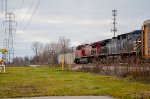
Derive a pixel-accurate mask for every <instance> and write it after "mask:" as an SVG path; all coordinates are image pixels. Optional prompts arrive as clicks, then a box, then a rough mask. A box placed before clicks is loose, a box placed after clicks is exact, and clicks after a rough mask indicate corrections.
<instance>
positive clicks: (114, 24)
mask: <svg viewBox="0 0 150 99" xmlns="http://www.w3.org/2000/svg"><path fill="white" fill-rule="evenodd" d="M112 15H113V28H112V29H111V31H112V32H113V33H114V37H115V36H116V32H117V28H116V24H117V22H116V20H117V19H116V16H117V10H112Z"/></svg>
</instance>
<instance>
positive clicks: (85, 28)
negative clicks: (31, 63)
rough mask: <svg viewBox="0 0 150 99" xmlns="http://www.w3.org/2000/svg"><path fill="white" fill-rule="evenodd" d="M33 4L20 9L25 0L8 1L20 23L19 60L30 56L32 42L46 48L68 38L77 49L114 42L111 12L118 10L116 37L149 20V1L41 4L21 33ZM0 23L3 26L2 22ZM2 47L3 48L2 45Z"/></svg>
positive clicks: (66, 0)
mask: <svg viewBox="0 0 150 99" xmlns="http://www.w3.org/2000/svg"><path fill="white" fill-rule="evenodd" d="M31 1H32V0H24V5H23V6H22V7H21V4H22V0H8V5H9V10H10V11H13V12H14V13H15V14H16V21H17V22H18V26H17V31H18V32H17V33H16V34H15V35H16V37H15V49H16V52H15V53H16V54H15V55H16V56H24V55H31V54H32V51H31V47H30V46H31V44H32V42H33V41H41V42H43V43H44V44H45V43H48V42H51V41H57V40H58V39H59V37H60V36H65V37H67V38H70V39H71V41H72V43H73V45H75V44H79V43H84V42H86V41H87V42H93V41H99V40H103V39H107V38H111V37H112V36H113V33H111V32H110V29H111V28H112V24H111V23H112V12H111V10H112V9H117V10H118V16H117V19H118V22H117V23H118V24H117V28H118V32H117V34H122V33H126V32H130V31H133V30H135V29H140V28H141V25H142V23H143V21H144V20H146V19H149V18H150V13H149V9H150V6H149V3H150V1H149V0H41V3H40V5H39V8H38V10H37V12H36V13H35V15H34V17H33V19H32V21H31V23H30V24H29V26H28V27H27V29H26V30H25V31H22V29H23V27H24V26H25V25H26V24H27V23H28V19H29V18H30V17H31V13H32V12H33V11H34V9H35V6H36V4H37V0H34V4H33V7H32V8H31V11H30V13H29V14H28V15H27V19H24V17H25V16H26V13H27V10H28V7H29V6H30V4H31ZM0 15H1V13H0ZM0 19H1V20H0V21H1V23H2V19H3V18H0ZM23 19H24V21H23V22H22V20H23ZM2 26H3V25H2V24H0V27H2ZM3 36H4V33H3V29H1V28H0V41H1V42H2V40H3V38H2V37H3ZM0 45H1V47H2V43H0Z"/></svg>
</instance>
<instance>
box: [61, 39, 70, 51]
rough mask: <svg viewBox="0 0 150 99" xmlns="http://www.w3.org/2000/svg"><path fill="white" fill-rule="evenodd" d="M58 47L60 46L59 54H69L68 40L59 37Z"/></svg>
mask: <svg viewBox="0 0 150 99" xmlns="http://www.w3.org/2000/svg"><path fill="white" fill-rule="evenodd" d="M59 45H60V53H67V52H69V48H70V45H71V44H70V39H68V38H65V37H63V36H62V37H60V38H59Z"/></svg>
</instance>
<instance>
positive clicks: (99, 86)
mask: <svg viewBox="0 0 150 99" xmlns="http://www.w3.org/2000/svg"><path fill="white" fill-rule="evenodd" d="M6 72H7V73H6V74H0V98H6V97H31V96H64V95H65V96H74V95H82V96H83V95H95V96H97V95H104V96H112V97H115V98H121V99H128V98H129V99H130V98H131V99H132V98H133V99H135V98H140V97H144V98H150V85H146V84H142V83H136V82H129V81H127V80H121V79H118V78H115V77H111V76H98V75H93V74H90V73H81V72H68V71H61V70H60V69H59V68H54V67H7V68H6Z"/></svg>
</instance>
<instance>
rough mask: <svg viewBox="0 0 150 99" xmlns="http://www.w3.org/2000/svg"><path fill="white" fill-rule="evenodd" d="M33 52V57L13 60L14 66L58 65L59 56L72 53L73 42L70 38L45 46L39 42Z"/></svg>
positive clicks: (34, 45) (33, 45)
mask: <svg viewBox="0 0 150 99" xmlns="http://www.w3.org/2000/svg"><path fill="white" fill-rule="evenodd" d="M31 50H32V51H33V53H34V55H33V56H31V57H28V56H25V57H15V58H13V61H12V64H13V65H30V64H38V65H40V64H41V65H48V64H57V63H58V60H57V57H58V55H59V54H63V53H68V52H72V48H71V42H70V39H69V38H65V37H60V38H59V40H58V41H53V42H50V43H48V44H45V45H43V44H42V43H41V42H39V41H35V42H33V43H32V45H31Z"/></svg>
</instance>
